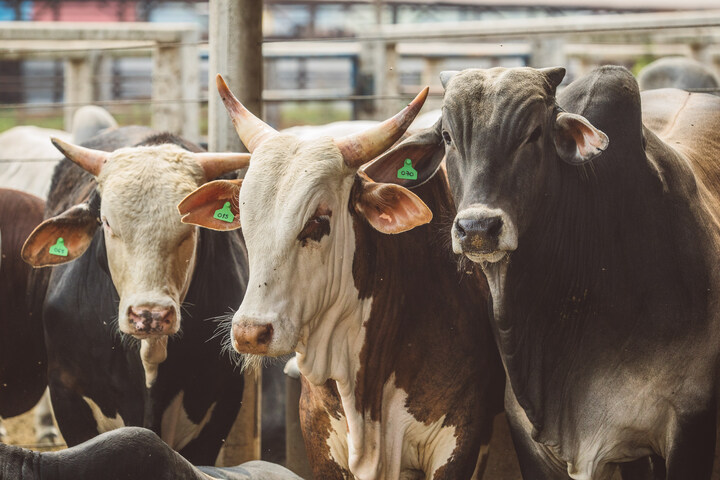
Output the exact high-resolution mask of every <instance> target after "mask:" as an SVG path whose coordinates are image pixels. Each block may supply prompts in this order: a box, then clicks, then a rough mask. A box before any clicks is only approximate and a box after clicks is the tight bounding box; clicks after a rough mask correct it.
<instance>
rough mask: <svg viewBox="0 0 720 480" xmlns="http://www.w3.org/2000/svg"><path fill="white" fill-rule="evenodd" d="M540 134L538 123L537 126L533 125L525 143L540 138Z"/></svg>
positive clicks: (540, 129)
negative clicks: (533, 127) (533, 128)
mask: <svg viewBox="0 0 720 480" xmlns="http://www.w3.org/2000/svg"><path fill="white" fill-rule="evenodd" d="M540 135H542V128H540V125H538V126H537V127H535V130H533V131H532V133H531V134H530V136H529V137H528V139H527V142H526V143H533V142H534V141H536V140H537V139H538V138H540Z"/></svg>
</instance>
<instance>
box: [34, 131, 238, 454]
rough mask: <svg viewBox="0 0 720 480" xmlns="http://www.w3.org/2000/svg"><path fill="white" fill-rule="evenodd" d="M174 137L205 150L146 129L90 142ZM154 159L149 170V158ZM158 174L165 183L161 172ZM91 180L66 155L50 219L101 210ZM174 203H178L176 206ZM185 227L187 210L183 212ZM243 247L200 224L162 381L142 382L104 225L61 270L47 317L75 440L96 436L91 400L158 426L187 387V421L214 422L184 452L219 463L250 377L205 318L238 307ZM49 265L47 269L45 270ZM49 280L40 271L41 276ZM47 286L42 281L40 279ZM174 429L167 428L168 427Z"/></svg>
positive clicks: (57, 387) (106, 410)
mask: <svg viewBox="0 0 720 480" xmlns="http://www.w3.org/2000/svg"><path fill="white" fill-rule="evenodd" d="M168 141H169V142H171V144H173V145H178V146H182V145H185V146H187V147H188V148H191V149H193V150H199V149H198V147H195V146H192V145H191V144H187V143H186V142H184V141H182V140H180V139H177V138H175V137H170V136H167V135H157V134H155V133H154V132H152V131H150V130H148V129H145V128H142V127H127V128H121V129H118V130H116V131H112V132H108V133H106V134H103V135H100V136H98V137H95V139H93V140H92V141H91V142H89V143H88V144H86V145H85V146H86V147H90V148H95V149H100V150H106V151H114V150H116V149H117V148H122V147H128V146H135V145H148V144H150V145H154V144H158V143H160V144H163V143H165V142H168ZM150 162H151V161H149V162H148V168H149V169H152V164H151V163H150ZM159 181H162V180H160V179H159ZM95 188H96V182H95V179H94V177H92V176H91V175H89V174H87V173H85V172H84V171H83V170H82V169H81V168H79V167H77V166H76V165H75V164H73V163H72V162H70V161H69V160H67V159H65V160H63V162H62V163H61V164H60V165H59V167H58V169H57V170H56V172H55V175H54V178H53V185H52V188H51V192H50V195H49V200H48V205H47V212H46V216H48V217H50V216H53V215H55V214H57V213H59V212H62V211H64V210H66V209H67V208H68V207H70V206H72V205H75V204H78V203H81V202H83V201H89V203H90V204H91V208H93V209H94V211H96V212H98V214H99V211H100V208H101V205H102V199H101V195H100V194H99V193H98V192H97V191H96V190H95ZM152 200H153V198H152V196H144V197H143V198H138V202H137V204H136V205H135V207H136V208H139V209H141V207H143V206H144V207H146V208H148V207H150V206H151V205H148V204H147V203H146V202H151V201H152ZM171 207H172V208H173V209H174V205H171ZM173 214H174V215H175V216H176V217H177V222H178V224H179V223H180V217H179V215H177V212H176V211H173ZM246 261H247V260H246V253H245V247H244V243H243V240H242V237H241V235H240V234H239V233H237V232H233V233H229V234H224V233H218V232H209V231H202V232H200V233H199V235H198V246H197V264H196V265H197V266H196V268H195V270H194V273H193V277H192V280H191V282H190V287H189V290H188V292H187V295H186V297H185V301H184V304H183V307H182V316H183V322H182V332H181V333H182V335H180V336H177V337H176V338H172V339H170V341H169V345H168V355H167V360H165V361H164V362H163V363H161V364H160V366H159V373H158V377H157V381H156V383H155V384H154V385H153V386H152V388H151V389H149V390H148V389H147V388H146V387H145V378H144V374H143V365H142V364H141V361H140V355H139V354H138V349H137V341H135V340H134V339H132V337H125V336H124V335H121V334H120V333H119V332H118V325H117V315H118V301H119V297H118V293H117V292H116V290H115V287H114V285H113V282H112V278H111V276H110V269H109V265H108V258H107V254H106V246H105V237H104V234H103V231H102V229H101V228H99V229H98V230H97V231H96V232H95V236H94V239H93V241H92V243H91V245H90V247H89V248H88V250H87V251H86V252H85V254H84V255H82V256H81V257H80V258H78V259H77V260H75V261H74V262H71V263H68V264H65V265H62V266H58V267H54V268H53V270H52V274H51V276H50V280H49V283H50V286H49V288H48V295H47V299H46V301H45V307H44V312H43V318H44V323H45V336H46V340H47V345H48V358H49V383H50V389H51V393H52V398H53V404H54V407H55V413H56V415H57V419H58V424H59V426H60V429H61V431H62V434H63V436H64V437H65V439H66V440H67V442H68V444H69V445H76V444H78V443H81V442H83V441H85V440H88V439H90V438H92V437H93V436H95V435H97V434H98V433H99V431H98V425H97V424H96V421H95V419H94V417H93V415H92V414H91V410H90V408H89V404H88V402H86V401H85V400H83V398H82V397H87V398H89V399H91V400H92V401H93V402H94V403H95V404H97V405H98V406H99V407H100V409H101V411H102V414H103V415H104V416H105V417H109V418H117V416H118V415H119V417H120V418H122V420H123V421H124V424H125V425H139V426H145V427H147V428H150V429H152V430H153V431H155V432H156V433H158V434H161V435H162V434H163V433H164V432H162V431H161V427H160V424H161V420H162V417H163V414H164V413H165V411H166V409H167V408H168V406H169V405H170V403H171V402H172V401H173V399H175V398H176V396H177V395H178V394H180V392H184V394H183V401H182V407H183V409H184V411H185V412H186V413H187V415H188V417H189V419H190V421H192V422H193V423H194V424H200V423H201V422H202V421H203V419H205V418H206V416H207V415H208V414H209V413H208V412H210V411H211V412H212V413H211V414H209V421H208V423H207V424H206V425H205V426H204V427H203V428H202V430H201V431H200V432H199V436H198V437H197V438H195V439H194V440H191V441H190V442H189V443H188V444H187V445H186V446H185V447H184V448H182V450H181V453H182V454H183V455H184V456H185V457H186V458H188V460H190V461H191V462H193V463H197V464H213V463H214V462H215V458H216V456H217V454H218V451H219V449H220V447H221V446H222V441H223V439H224V438H225V436H226V435H227V433H228V431H229V430H230V427H231V426H232V423H233V421H234V419H235V417H236V415H237V411H238V409H239V399H240V398H242V392H243V379H242V376H241V375H240V374H239V371H235V370H234V368H233V366H232V364H231V363H230V362H229V361H228V359H227V358H223V357H222V356H221V355H220V350H221V339H220V338H217V337H214V336H213V334H214V329H215V325H214V324H213V322H209V321H207V320H208V319H212V318H216V317H219V316H221V315H224V314H226V313H227V312H228V311H229V310H230V308H231V306H234V305H237V304H238V303H239V302H240V300H241V299H242V296H243V294H244V291H245V287H246V281H247V263H246ZM49 273H50V272H47V271H41V272H39V275H40V276H41V277H42V276H46V275H47V274H49ZM41 280H42V278H41ZM39 283H41V282H39ZM165 433H167V432H165Z"/></svg>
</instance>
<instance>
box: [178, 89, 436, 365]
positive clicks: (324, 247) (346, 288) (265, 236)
mask: <svg viewBox="0 0 720 480" xmlns="http://www.w3.org/2000/svg"><path fill="white" fill-rule="evenodd" d="M218 89H219V91H220V95H221V97H222V99H223V101H224V102H225V105H226V107H227V109H228V111H229V113H230V116H231V117H232V120H233V123H234V125H235V128H236V130H237V132H238V134H239V136H240V138H241V139H242V141H243V143H244V144H245V146H246V147H247V148H248V150H250V152H251V153H252V162H251V164H250V167H249V168H248V171H247V173H246V175H245V178H244V180H243V182H242V188H240V185H231V184H228V183H227V182H213V183H211V184H208V185H206V186H204V187H202V188H200V189H199V190H198V191H196V192H195V193H194V194H193V195H191V196H190V197H188V198H187V199H186V200H185V201H183V203H181V204H180V205H179V206H178V208H179V210H180V212H181V214H183V215H184V217H183V221H187V222H193V223H196V224H198V225H203V226H206V227H210V228H217V226H218V224H217V223H216V222H214V220H213V219H212V218H210V217H209V215H208V213H209V212H211V211H213V210H214V209H216V208H218V207H219V206H220V205H222V204H223V203H225V202H226V201H228V199H232V198H233V197H234V198H235V199H236V201H237V205H238V207H239V210H238V214H239V215H238V216H239V219H240V222H239V223H238V224H237V225H236V226H237V227H239V226H240V225H242V228H243V236H244V237H245V242H246V245H247V250H248V259H249V265H250V268H249V273H250V278H249V280H248V288H247V292H246V294H245V298H244V299H243V302H242V304H241V305H240V307H239V309H238V310H237V312H236V313H235V315H234V317H233V326H232V333H233V346H234V348H235V349H236V350H237V351H239V352H241V353H246V354H251V355H252V354H256V355H270V356H278V355H283V354H287V353H291V352H293V351H294V350H296V349H299V348H301V347H298V344H300V345H306V344H307V343H306V342H307V339H308V336H309V335H313V334H315V333H316V332H317V331H318V330H321V329H323V328H324V329H327V328H332V326H321V325H319V322H320V320H321V319H325V318H328V317H332V318H334V319H340V318H346V317H347V316H348V315H350V314H354V313H355V311H356V310H357V306H358V302H359V300H360V299H359V297H360V295H359V293H358V291H357V289H356V288H355V285H354V283H353V258H354V252H355V234H354V229H353V222H354V220H353V219H354V218H355V217H360V218H362V219H363V221H367V222H369V223H370V225H372V226H373V227H374V228H375V229H376V230H378V231H380V232H384V233H387V234H396V233H400V232H404V231H406V230H410V229H412V228H414V227H415V226H418V225H422V224H425V223H427V222H429V221H430V220H431V218H432V214H431V212H430V210H429V209H428V208H427V206H426V205H425V204H424V203H423V202H422V201H421V200H420V199H419V198H418V197H417V196H416V195H415V194H413V193H412V192H410V191H409V190H407V189H406V188H404V187H402V186H400V185H398V184H397V183H400V182H401V181H400V180H398V181H397V182H396V183H389V182H388V183H386V182H383V183H376V182H374V181H373V180H371V179H370V178H369V177H368V176H367V175H365V174H364V173H363V172H359V171H358V169H359V168H360V167H361V166H362V165H363V164H365V163H367V162H369V161H371V160H372V159H373V158H375V157H376V156H377V155H378V154H380V153H382V152H383V151H385V150H386V149H387V148H389V147H390V146H391V145H392V144H393V143H394V142H395V141H397V140H398V139H399V138H400V137H401V136H402V134H403V133H404V132H405V130H406V129H407V127H408V125H409V124H410V123H411V122H412V120H413V119H414V118H415V115H416V114H417V112H418V111H419V110H420V107H421V106H422V104H423V102H424V100H425V97H426V96H427V89H425V90H424V91H423V92H422V93H421V94H420V95H418V97H417V98H416V99H415V100H413V102H412V103H410V104H409V105H408V106H407V107H406V108H405V109H404V110H403V111H402V112H400V113H399V114H397V115H396V116H395V117H393V118H391V119H389V120H387V121H385V122H384V123H382V124H380V125H378V126H377V127H374V128H372V129H370V130H367V131H365V132H362V133H360V134H356V135H351V136H347V137H343V138H337V139H332V138H330V137H325V138H319V139H314V140H309V141H302V140H300V139H298V138H297V137H295V136H292V135H287V134H281V133H278V132H276V131H275V130H273V129H272V128H271V127H269V126H268V125H266V124H265V123H263V122H262V121H261V120H259V119H258V118H256V117H255V116H254V115H252V114H251V113H250V112H249V111H248V110H246V109H245V107H243V106H242V104H240V102H238V100H237V99H236V98H235V97H234V96H233V95H232V93H231V92H230V91H229V89H228V87H227V85H226V84H225V82H224V81H223V80H222V78H220V77H218ZM416 167H417V168H418V169H419V170H418V172H419V175H420V177H421V178H419V179H418V180H417V181H418V183H420V182H421V181H422V177H423V175H425V174H424V173H423V171H422V169H420V167H419V166H418V165H416ZM395 176H397V169H396V170H395ZM427 176H429V175H426V177H427ZM396 180H397V178H396ZM233 189H234V191H235V193H229V192H231V191H232V190H233ZM213 202H214V203H213ZM201 212H205V213H204V214H203V213H201ZM323 321H324V320H323ZM325 331H327V330H325ZM320 335H321V334H320Z"/></svg>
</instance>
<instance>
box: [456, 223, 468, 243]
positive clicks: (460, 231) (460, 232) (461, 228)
mask: <svg viewBox="0 0 720 480" xmlns="http://www.w3.org/2000/svg"><path fill="white" fill-rule="evenodd" d="M468 223H469V222H468V220H465V219H458V220H455V231H456V232H457V236H458V238H459V239H461V240H462V239H463V238H465V237H466V236H467V227H468V225H467V224H468ZM463 224H465V225H463Z"/></svg>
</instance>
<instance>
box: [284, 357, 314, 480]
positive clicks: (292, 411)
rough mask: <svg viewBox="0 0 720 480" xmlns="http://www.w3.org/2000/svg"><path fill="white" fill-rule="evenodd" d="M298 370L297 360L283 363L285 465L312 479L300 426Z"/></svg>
mask: <svg viewBox="0 0 720 480" xmlns="http://www.w3.org/2000/svg"><path fill="white" fill-rule="evenodd" d="M301 393H302V385H301V383H300V370H299V369H298V367H297V360H296V359H295V358H292V359H290V360H289V361H288V362H287V364H286V365H285V458H286V460H285V466H286V467H287V468H289V469H290V470H292V471H293V472H295V473H297V474H298V475H300V476H301V477H302V478H304V479H306V480H311V479H312V470H311V469H310V462H309V461H308V455H307V451H306V450H305V441H304V439H303V435H302V429H301V428H300V410H299V408H300V394H301Z"/></svg>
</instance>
